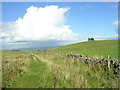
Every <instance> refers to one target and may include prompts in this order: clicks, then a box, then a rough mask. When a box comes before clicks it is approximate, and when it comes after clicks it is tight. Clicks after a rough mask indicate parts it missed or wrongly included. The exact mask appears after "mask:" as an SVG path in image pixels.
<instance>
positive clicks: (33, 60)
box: [3, 52, 118, 88]
mask: <svg viewBox="0 0 120 90" xmlns="http://www.w3.org/2000/svg"><path fill="white" fill-rule="evenodd" d="M23 53H24V52H23ZM14 54H15V53H14ZM28 54H29V53H27V54H24V55H25V57H24V55H23V54H22V57H24V58H22V57H21V58H20V57H19V56H16V55H15V56H14V55H13V56H9V54H7V55H6V56H4V58H3V73H4V74H3V85H4V86H3V87H6V88H8V87H11V88H117V87H118V86H117V83H118V78H117V77H116V76H115V75H114V73H113V71H112V70H109V69H105V68H104V67H102V66H101V65H98V64H97V63H96V65H94V66H92V65H87V64H85V63H84V62H81V61H80V60H74V59H72V58H67V57H64V56H61V55H53V54H48V53H46V52H37V53H35V54H34V55H30V56H28ZM6 61H7V62H6ZM25 61H27V62H26V63H24V62H25ZM23 63H24V64H23ZM22 67H24V73H23V71H21V70H22ZM20 71H21V73H20Z"/></svg>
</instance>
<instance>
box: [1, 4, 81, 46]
mask: <svg viewBox="0 0 120 90" xmlns="http://www.w3.org/2000/svg"><path fill="white" fill-rule="evenodd" d="M69 9H70V8H60V7H58V6H55V5H50V6H45V7H34V6H30V7H29V8H28V9H27V10H26V13H25V14H24V16H23V18H18V19H17V20H16V21H15V22H8V23H2V27H0V28H2V34H1V35H0V39H2V40H3V42H4V43H6V44H8V43H16V42H17V43H21V42H22V41H23V42H26V43H27V42H33V41H37V42H43V41H62V42H63V41H76V40H78V36H79V34H75V33H74V32H73V31H72V30H71V29H70V26H69V25H65V22H66V21H67V19H66V17H65V13H66V12H67V11H68V10H69ZM24 44H25V43H24Z"/></svg>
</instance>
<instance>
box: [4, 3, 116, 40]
mask: <svg viewBox="0 0 120 90" xmlns="http://www.w3.org/2000/svg"><path fill="white" fill-rule="evenodd" d="M50 5H54V6H58V7H59V8H69V10H67V11H66V12H65V13H64V17H65V18H66V22H65V23H64V25H68V26H69V29H70V30H72V32H73V33H75V34H79V35H80V37H78V38H79V40H78V41H86V40H87V38H89V37H95V36H100V37H102V36H103V37H104V38H101V39H107V37H109V38H110V36H111V37H114V35H116V26H115V25H114V24H113V23H115V22H116V21H117V20H118V14H117V12H118V7H117V2H106V3H105V2H74V3H73V2H66V3H65V2H58V3H57V2H54V3H53V2H40V3H38V2H36V3H35V2H33V3H30V2H26V3H24V2H22V3H20V2H16V3H13V2H7V3H2V22H3V23H8V22H15V21H16V20H18V18H23V16H24V15H25V13H26V10H27V9H28V8H29V7H30V6H34V7H43V8H44V7H46V6H50Z"/></svg>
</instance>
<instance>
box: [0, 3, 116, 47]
mask: <svg viewBox="0 0 120 90" xmlns="http://www.w3.org/2000/svg"><path fill="white" fill-rule="evenodd" d="M1 23H2V26H0V28H2V33H0V39H2V42H1V43H2V48H3V49H12V48H24V47H50V46H61V45H67V44H71V43H77V42H83V41H87V39H88V38H90V37H93V38H94V39H95V40H107V39H116V38H117V37H118V3H117V2H21V3H20V2H3V3H2V21H1Z"/></svg>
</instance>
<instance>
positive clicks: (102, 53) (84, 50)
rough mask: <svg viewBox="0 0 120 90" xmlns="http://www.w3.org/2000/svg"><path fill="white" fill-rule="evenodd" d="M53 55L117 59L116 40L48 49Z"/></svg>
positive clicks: (88, 42)
mask: <svg viewBox="0 0 120 90" xmlns="http://www.w3.org/2000/svg"><path fill="white" fill-rule="evenodd" d="M49 51H50V52H55V53H74V54H83V55H86V56H88V57H104V58H107V56H108V55H109V56H110V57H111V58H116V59H118V40H102V41H87V42H81V43H75V44H71V45H66V46H62V47H57V48H54V49H50V50H49Z"/></svg>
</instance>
